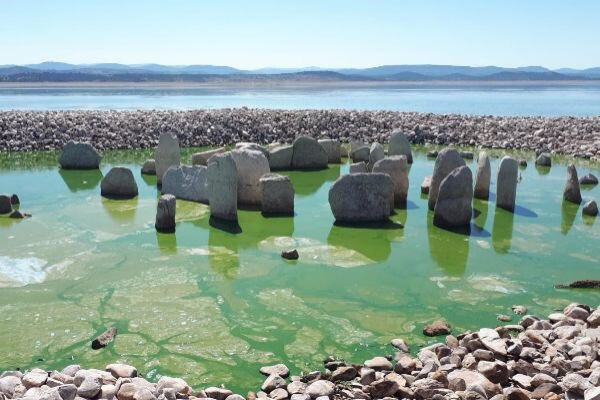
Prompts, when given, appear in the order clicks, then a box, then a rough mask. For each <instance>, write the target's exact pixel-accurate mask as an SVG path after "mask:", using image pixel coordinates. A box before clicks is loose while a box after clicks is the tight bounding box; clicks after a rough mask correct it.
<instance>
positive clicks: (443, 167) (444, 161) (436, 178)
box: [427, 148, 465, 211]
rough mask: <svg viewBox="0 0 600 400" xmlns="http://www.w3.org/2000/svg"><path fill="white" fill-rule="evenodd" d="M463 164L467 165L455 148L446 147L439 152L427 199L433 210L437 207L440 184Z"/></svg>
mask: <svg viewBox="0 0 600 400" xmlns="http://www.w3.org/2000/svg"><path fill="white" fill-rule="evenodd" d="M463 165H465V161H464V160H463V159H462V157H461V156H460V154H458V151H456V150H455V149H453V148H446V149H444V150H442V151H440V152H439V153H438V155H437V158H436V159H435V166H434V167H433V175H432V176H431V185H430V186H429V198H428V201H427V206H428V207H429V209H430V210H431V211H433V210H434V209H435V202H436V201H437V197H438V192H439V189H440V184H441V183H442V181H443V180H444V178H445V177H446V176H447V175H448V174H449V173H450V172H452V171H453V170H454V169H455V168H458V167H462V166H463Z"/></svg>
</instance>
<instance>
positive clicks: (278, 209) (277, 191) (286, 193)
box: [260, 174, 294, 215]
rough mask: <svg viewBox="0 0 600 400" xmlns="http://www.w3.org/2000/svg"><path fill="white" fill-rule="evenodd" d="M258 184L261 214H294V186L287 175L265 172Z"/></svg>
mask: <svg viewBox="0 0 600 400" xmlns="http://www.w3.org/2000/svg"><path fill="white" fill-rule="evenodd" d="M260 184H261V189H262V206H261V209H262V212H263V214H267V215H294V187H293V186H292V181H291V180H290V177H289V176H285V175H277V174H265V175H263V176H262V177H261V178H260Z"/></svg>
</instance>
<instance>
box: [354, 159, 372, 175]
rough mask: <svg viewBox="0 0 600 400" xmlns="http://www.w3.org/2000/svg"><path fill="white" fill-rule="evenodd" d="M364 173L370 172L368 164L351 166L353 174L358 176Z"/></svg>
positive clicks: (359, 163)
mask: <svg viewBox="0 0 600 400" xmlns="http://www.w3.org/2000/svg"><path fill="white" fill-rule="evenodd" d="M362 172H369V170H368V169H367V164H366V163H365V162H364V161H361V162H357V163H352V164H350V173H351V174H358V173H362Z"/></svg>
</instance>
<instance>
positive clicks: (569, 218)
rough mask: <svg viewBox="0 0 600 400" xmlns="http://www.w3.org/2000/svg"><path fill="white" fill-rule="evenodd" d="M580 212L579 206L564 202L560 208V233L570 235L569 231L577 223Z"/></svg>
mask: <svg viewBox="0 0 600 400" xmlns="http://www.w3.org/2000/svg"><path fill="white" fill-rule="evenodd" d="M578 211H579V204H575V203H571V202H570V201H566V200H563V202H562V204H561V206H560V216H561V222H560V233H562V234H563V235H567V234H569V231H570V230H571V228H572V227H573V224H574V223H575V217H576V216H577V212H578Z"/></svg>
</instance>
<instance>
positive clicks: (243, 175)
mask: <svg viewBox="0 0 600 400" xmlns="http://www.w3.org/2000/svg"><path fill="white" fill-rule="evenodd" d="M231 157H233V160H234V161H235V166H236V169H237V176H238V177H237V184H238V194H237V200H238V204H242V205H248V206H260V204H261V201H262V189H261V186H260V177H261V176H263V175H264V174H268V173H269V172H271V169H270V168H269V161H268V160H267V158H266V157H265V156H264V154H263V153H262V152H260V151H257V150H249V149H239V150H233V151H232V152H231Z"/></svg>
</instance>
